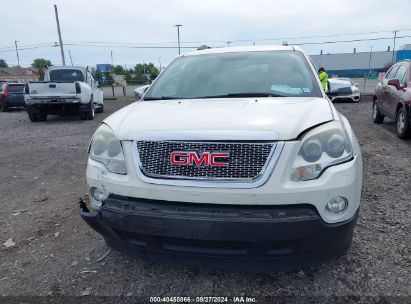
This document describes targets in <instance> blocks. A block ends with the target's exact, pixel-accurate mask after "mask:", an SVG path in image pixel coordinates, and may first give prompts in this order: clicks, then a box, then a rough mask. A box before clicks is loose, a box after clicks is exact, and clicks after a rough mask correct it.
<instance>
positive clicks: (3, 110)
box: [0, 100, 8, 112]
mask: <svg viewBox="0 0 411 304" xmlns="http://www.w3.org/2000/svg"><path fill="white" fill-rule="evenodd" d="M0 106H1V111H2V112H7V110H8V107H7V105H6V104H5V103H4V101H3V100H2V101H1V102H0Z"/></svg>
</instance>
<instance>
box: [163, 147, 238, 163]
mask: <svg viewBox="0 0 411 304" xmlns="http://www.w3.org/2000/svg"><path fill="white" fill-rule="evenodd" d="M228 157H230V153H228V152H202V153H198V152H197V151H173V152H171V154H170V163H171V164H172V165H177V166H194V165H195V166H197V167H201V166H205V167H207V166H210V167H228V162H222V161H221V159H222V158H228Z"/></svg>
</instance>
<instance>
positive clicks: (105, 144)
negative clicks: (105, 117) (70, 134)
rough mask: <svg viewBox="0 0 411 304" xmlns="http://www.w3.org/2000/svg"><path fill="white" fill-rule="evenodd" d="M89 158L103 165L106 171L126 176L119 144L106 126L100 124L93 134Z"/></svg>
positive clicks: (121, 149) (124, 163)
mask: <svg viewBox="0 0 411 304" xmlns="http://www.w3.org/2000/svg"><path fill="white" fill-rule="evenodd" d="M90 158H91V159H92V160H95V161H98V162H100V163H102V164H104V166H105V167H106V168H107V170H108V171H110V172H112V173H117V174H127V168H126V162H125V160H124V154H123V148H122V147H121V143H120V141H119V140H118V139H117V138H116V137H115V136H114V133H113V131H112V130H111V129H110V127H109V126H107V125H106V124H102V125H101V126H100V127H99V128H98V129H97V131H96V133H94V136H93V139H92V141H91V147H90Z"/></svg>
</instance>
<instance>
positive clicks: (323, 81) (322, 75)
mask: <svg viewBox="0 0 411 304" xmlns="http://www.w3.org/2000/svg"><path fill="white" fill-rule="evenodd" d="M319 76H320V81H321V84H322V86H323V89H324V91H326V90H327V88H328V75H327V73H326V72H321V73H320V75H319Z"/></svg>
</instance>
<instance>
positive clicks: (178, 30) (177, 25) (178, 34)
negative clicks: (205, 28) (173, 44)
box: [174, 24, 183, 55]
mask: <svg viewBox="0 0 411 304" xmlns="http://www.w3.org/2000/svg"><path fill="white" fill-rule="evenodd" d="M174 26H175V27H176V28H177V40H178V55H180V26H183V25H182V24H176V25H174Z"/></svg>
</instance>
